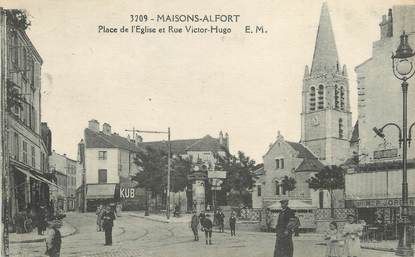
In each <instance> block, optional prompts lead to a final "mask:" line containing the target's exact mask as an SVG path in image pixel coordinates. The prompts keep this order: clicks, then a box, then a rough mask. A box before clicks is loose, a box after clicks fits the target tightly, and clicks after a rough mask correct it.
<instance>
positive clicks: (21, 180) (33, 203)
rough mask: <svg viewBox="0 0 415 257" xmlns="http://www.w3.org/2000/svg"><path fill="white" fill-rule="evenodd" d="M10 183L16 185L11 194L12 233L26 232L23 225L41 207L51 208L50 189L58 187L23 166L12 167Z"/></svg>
mask: <svg viewBox="0 0 415 257" xmlns="http://www.w3.org/2000/svg"><path fill="white" fill-rule="evenodd" d="M10 170H11V176H10V183H11V184H12V185H14V186H13V187H12V191H11V192H10V193H11V195H10V198H11V201H10V203H11V209H10V213H9V214H10V217H11V220H12V221H13V222H12V227H11V229H12V231H14V230H16V231H21V232H24V229H23V228H22V226H23V225H22V224H23V222H24V221H25V220H26V219H29V218H31V215H33V213H35V210H37V209H38V208H39V207H40V206H45V207H50V206H49V187H50V186H56V184H54V183H53V182H51V181H49V180H48V179H46V178H45V177H44V176H43V175H42V174H40V173H39V172H37V171H35V170H33V169H30V168H27V167H24V166H21V165H11V169H10Z"/></svg>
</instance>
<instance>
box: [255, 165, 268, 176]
mask: <svg viewBox="0 0 415 257" xmlns="http://www.w3.org/2000/svg"><path fill="white" fill-rule="evenodd" d="M253 173H254V174H255V175H257V176H261V175H264V174H265V170H264V164H260V167H259V168H258V169H256V170H254V171H253Z"/></svg>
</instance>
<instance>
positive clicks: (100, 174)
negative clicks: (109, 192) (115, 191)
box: [98, 170, 107, 184]
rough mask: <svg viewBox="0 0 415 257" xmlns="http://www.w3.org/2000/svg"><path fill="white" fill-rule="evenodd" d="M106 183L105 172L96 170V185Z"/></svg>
mask: <svg viewBox="0 0 415 257" xmlns="http://www.w3.org/2000/svg"><path fill="white" fill-rule="evenodd" d="M106 183H107V170H98V184H106Z"/></svg>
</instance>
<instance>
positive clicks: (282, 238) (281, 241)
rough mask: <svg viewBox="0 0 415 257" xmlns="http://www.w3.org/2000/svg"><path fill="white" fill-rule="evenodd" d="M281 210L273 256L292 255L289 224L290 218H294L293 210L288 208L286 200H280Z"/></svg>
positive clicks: (289, 256)
mask: <svg viewBox="0 0 415 257" xmlns="http://www.w3.org/2000/svg"><path fill="white" fill-rule="evenodd" d="M280 203H281V208H282V210H281V212H280V214H279V215H278V221H277V227H276V230H277V239H276V241H275V249H274V257H293V253H294V245H293V239H292V234H293V230H292V229H291V228H290V226H289V222H290V219H291V220H292V219H295V215H294V211H293V210H291V209H290V208H288V200H281V201H280Z"/></svg>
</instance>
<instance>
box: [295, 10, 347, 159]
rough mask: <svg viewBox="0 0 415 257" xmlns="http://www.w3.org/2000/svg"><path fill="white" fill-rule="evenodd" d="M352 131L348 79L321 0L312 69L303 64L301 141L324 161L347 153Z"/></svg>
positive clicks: (342, 157) (345, 157)
mask: <svg viewBox="0 0 415 257" xmlns="http://www.w3.org/2000/svg"><path fill="white" fill-rule="evenodd" d="M351 133H352V114H351V112H350V100H349V82H348V78H347V70H346V66H345V65H343V67H341V66H340V62H339V58H338V54H337V48H336V42H335V40H334V33H333V29H332V25H331V20H330V15H329V10H328V7H327V3H323V6H322V8H321V14H320V22H319V26H318V31H317V37H316V43H315V48H314V55H313V61H312V64H311V70H309V68H308V66H306V67H305V72H304V79H303V89H302V113H301V143H302V144H304V145H305V146H307V147H308V148H309V149H310V150H311V151H312V152H313V153H314V154H315V155H316V156H317V157H318V158H319V159H320V160H321V161H322V162H323V163H324V164H326V165H338V164H341V163H343V162H344V161H345V160H346V159H347V158H348V156H349V148H350V143H349V141H350V138H351Z"/></svg>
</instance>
